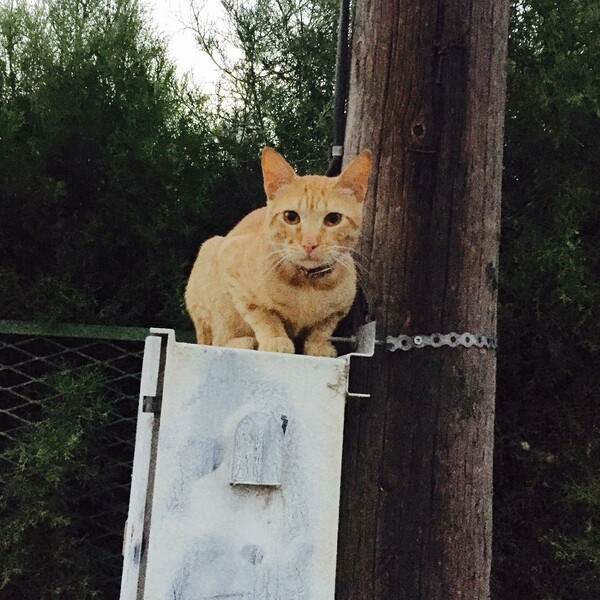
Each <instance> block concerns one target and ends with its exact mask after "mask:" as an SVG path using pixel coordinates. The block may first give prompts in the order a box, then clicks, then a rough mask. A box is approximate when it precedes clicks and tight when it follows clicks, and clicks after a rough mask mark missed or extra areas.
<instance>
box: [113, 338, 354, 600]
mask: <svg viewBox="0 0 600 600" xmlns="http://www.w3.org/2000/svg"><path fill="white" fill-rule="evenodd" d="M347 374H348V361H347V359H345V358H339V359H330V358H319V357H309V356H296V355H287V354H276V353H266V352H257V351H251V350H236V349H230V348H218V347H212V346H200V345H196V344H182V343H178V342H176V341H175V339H174V337H173V334H172V332H171V333H170V335H169V342H168V346H167V357H166V368H165V379H164V391H163V400H162V412H161V418H160V429H159V437H158V454H157V461H156V472H155V481H154V491H153V503H152V519H151V525H150V532H149V534H148V533H147V534H146V535H147V540H146V547H147V552H148V555H147V568H146V575H145V580H144V586H143V587H144V590H143V596H141V597H142V598H143V600H208V599H217V598H218V599H228V600H333V598H334V588H335V563H336V548H337V527H338V506H339V486H340V474H341V454H342V432H343V420H344V404H345V398H346V391H347ZM138 593H139V592H138ZM122 600H129V598H127V599H126V598H124V597H123V596H122Z"/></svg>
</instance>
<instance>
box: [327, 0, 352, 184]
mask: <svg viewBox="0 0 600 600" xmlns="http://www.w3.org/2000/svg"><path fill="white" fill-rule="evenodd" d="M349 30H350V0H340V21H339V26H338V40H337V55H336V65H335V96H334V104H333V146H343V145H344V135H345V132H346V102H347V99H348V78H349V72H350V65H349V61H348V57H349V54H350V48H349V40H348V33H349ZM342 160H343V157H342V156H331V161H330V163H329V167H328V168H327V172H326V173H325V175H327V177H335V176H336V175H339V174H340V172H341V170H342Z"/></svg>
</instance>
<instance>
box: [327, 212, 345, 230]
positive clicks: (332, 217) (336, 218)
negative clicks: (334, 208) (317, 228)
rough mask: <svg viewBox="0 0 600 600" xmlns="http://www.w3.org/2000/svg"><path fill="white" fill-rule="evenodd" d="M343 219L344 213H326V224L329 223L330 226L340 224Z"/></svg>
mask: <svg viewBox="0 0 600 600" xmlns="http://www.w3.org/2000/svg"><path fill="white" fill-rule="evenodd" d="M341 220H342V215H341V214H340V213H336V212H330V213H328V214H327V215H325V219H324V221H325V225H329V227H333V226H334V225H338V224H339V223H340V221H341Z"/></svg>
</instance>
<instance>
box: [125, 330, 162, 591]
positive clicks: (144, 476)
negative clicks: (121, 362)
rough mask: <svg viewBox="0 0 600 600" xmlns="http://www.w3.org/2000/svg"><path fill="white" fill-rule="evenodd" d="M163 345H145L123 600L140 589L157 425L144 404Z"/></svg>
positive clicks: (153, 339)
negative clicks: (153, 442)
mask: <svg viewBox="0 0 600 600" xmlns="http://www.w3.org/2000/svg"><path fill="white" fill-rule="evenodd" d="M161 342H162V340H161V338H160V337H158V336H148V337H147V338H146V342H145V345H144V361H143V363H142V378H141V383H140V397H139V403H138V416H137V428H136V433H135V453H134V458H133V476H132V479H131V496H130V499H129V514H128V517H127V523H126V524H125V533H124V539H123V574H122V578H121V596H120V599H121V600H135V598H136V594H137V588H138V579H139V571H140V559H141V553H142V539H143V531H144V514H145V509H146V494H147V490H148V472H149V469H150V446H151V444H152V429H153V424H154V415H153V414H151V413H145V412H143V401H144V396H154V395H155V394H156V393H157V386H158V373H159V363H160V351H161Z"/></svg>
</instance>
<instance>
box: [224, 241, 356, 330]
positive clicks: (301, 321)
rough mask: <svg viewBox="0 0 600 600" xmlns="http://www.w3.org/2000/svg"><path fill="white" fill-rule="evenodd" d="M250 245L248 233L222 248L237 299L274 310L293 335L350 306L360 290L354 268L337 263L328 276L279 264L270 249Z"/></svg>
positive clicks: (230, 282) (234, 298)
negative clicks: (271, 257)
mask: <svg viewBox="0 0 600 600" xmlns="http://www.w3.org/2000/svg"><path fill="white" fill-rule="evenodd" d="M248 243H249V240H248V239H247V238H246V236H239V237H236V238H233V239H232V240H231V241H229V240H228V241H227V242H226V243H225V244H224V245H223V249H222V251H221V260H222V261H223V266H224V267H225V269H226V270H227V272H228V273H229V277H228V278H227V279H228V287H229V293H230V294H231V295H232V300H233V301H234V303H236V304H237V302H236V300H238V299H243V300H244V301H245V302H246V303H247V304H248V305H250V306H254V305H256V306H257V307H260V308H261V309H263V310H266V311H272V312H273V313H275V314H277V316H278V317H279V318H281V319H282V320H283V321H284V322H285V325H286V329H287V330H288V331H289V333H290V334H291V335H293V336H296V335H298V334H300V333H301V332H302V331H304V330H306V329H310V328H312V327H314V326H315V325H316V324H318V323H320V322H322V321H323V320H324V319H326V318H328V317H329V316H330V315H332V314H334V313H338V312H344V313H345V312H346V311H347V310H348V307H349V304H351V303H352V299H353V298H354V295H355V292H356V275H355V271H354V269H353V268H351V269H348V268H344V269H342V268H341V267H340V266H334V267H332V269H331V271H328V272H326V273H324V274H322V275H319V274H317V275H312V274H310V273H307V272H306V271H305V270H302V269H300V268H296V267H280V268H274V267H273V264H272V262H271V261H270V260H269V258H268V257H269V256H270V252H269V249H268V248H262V249H261V250H262V251H258V252H257V251H256V248H252V250H248V251H246V252H244V251H243V249H244V247H245V246H246V247H247V248H248V249H249V248H250V246H248ZM240 257H243V258H242V260H240ZM236 296H238V297H239V298H236Z"/></svg>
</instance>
